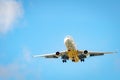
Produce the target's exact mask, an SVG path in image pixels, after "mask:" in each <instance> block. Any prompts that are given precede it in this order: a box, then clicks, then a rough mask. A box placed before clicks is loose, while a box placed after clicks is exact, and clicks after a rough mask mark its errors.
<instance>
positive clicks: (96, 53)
mask: <svg viewBox="0 0 120 80" xmlns="http://www.w3.org/2000/svg"><path fill="white" fill-rule="evenodd" d="M112 53H115V52H88V54H89V56H90V57H92V56H101V55H104V54H112Z"/></svg>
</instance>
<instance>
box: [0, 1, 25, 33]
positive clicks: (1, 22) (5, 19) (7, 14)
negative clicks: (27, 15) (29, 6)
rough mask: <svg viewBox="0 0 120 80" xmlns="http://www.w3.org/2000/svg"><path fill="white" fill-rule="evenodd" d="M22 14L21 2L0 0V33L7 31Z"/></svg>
mask: <svg viewBox="0 0 120 80" xmlns="http://www.w3.org/2000/svg"><path fill="white" fill-rule="evenodd" d="M22 15H23V9H22V4H21V3H20V2H18V1H16V0H0V33H7V32H8V31H10V30H11V29H12V28H13V27H14V26H13V24H14V23H15V22H16V20H17V19H19V18H20V17H21V16H22Z"/></svg>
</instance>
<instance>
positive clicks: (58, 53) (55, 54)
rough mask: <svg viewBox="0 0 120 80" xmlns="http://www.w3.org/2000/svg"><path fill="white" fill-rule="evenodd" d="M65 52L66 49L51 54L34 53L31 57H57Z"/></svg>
mask: <svg viewBox="0 0 120 80" xmlns="http://www.w3.org/2000/svg"><path fill="white" fill-rule="evenodd" d="M65 54H66V51H63V52H56V53H51V54H43V55H34V56H33V57H45V58H59V57H60V56H62V55H65Z"/></svg>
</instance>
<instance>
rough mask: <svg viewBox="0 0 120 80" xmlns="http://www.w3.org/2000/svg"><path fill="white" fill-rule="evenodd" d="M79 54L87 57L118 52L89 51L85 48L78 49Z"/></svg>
mask: <svg viewBox="0 0 120 80" xmlns="http://www.w3.org/2000/svg"><path fill="white" fill-rule="evenodd" d="M78 53H79V55H82V54H83V55H85V56H86V57H87V56H90V57H93V56H101V55H104V54H112V53H117V52H93V51H87V50H84V51H78Z"/></svg>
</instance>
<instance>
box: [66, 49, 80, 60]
mask: <svg viewBox="0 0 120 80" xmlns="http://www.w3.org/2000/svg"><path fill="white" fill-rule="evenodd" d="M67 54H68V57H69V59H70V60H73V59H74V61H75V62H78V61H79V57H78V51H77V50H70V51H68V53H67Z"/></svg>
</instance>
